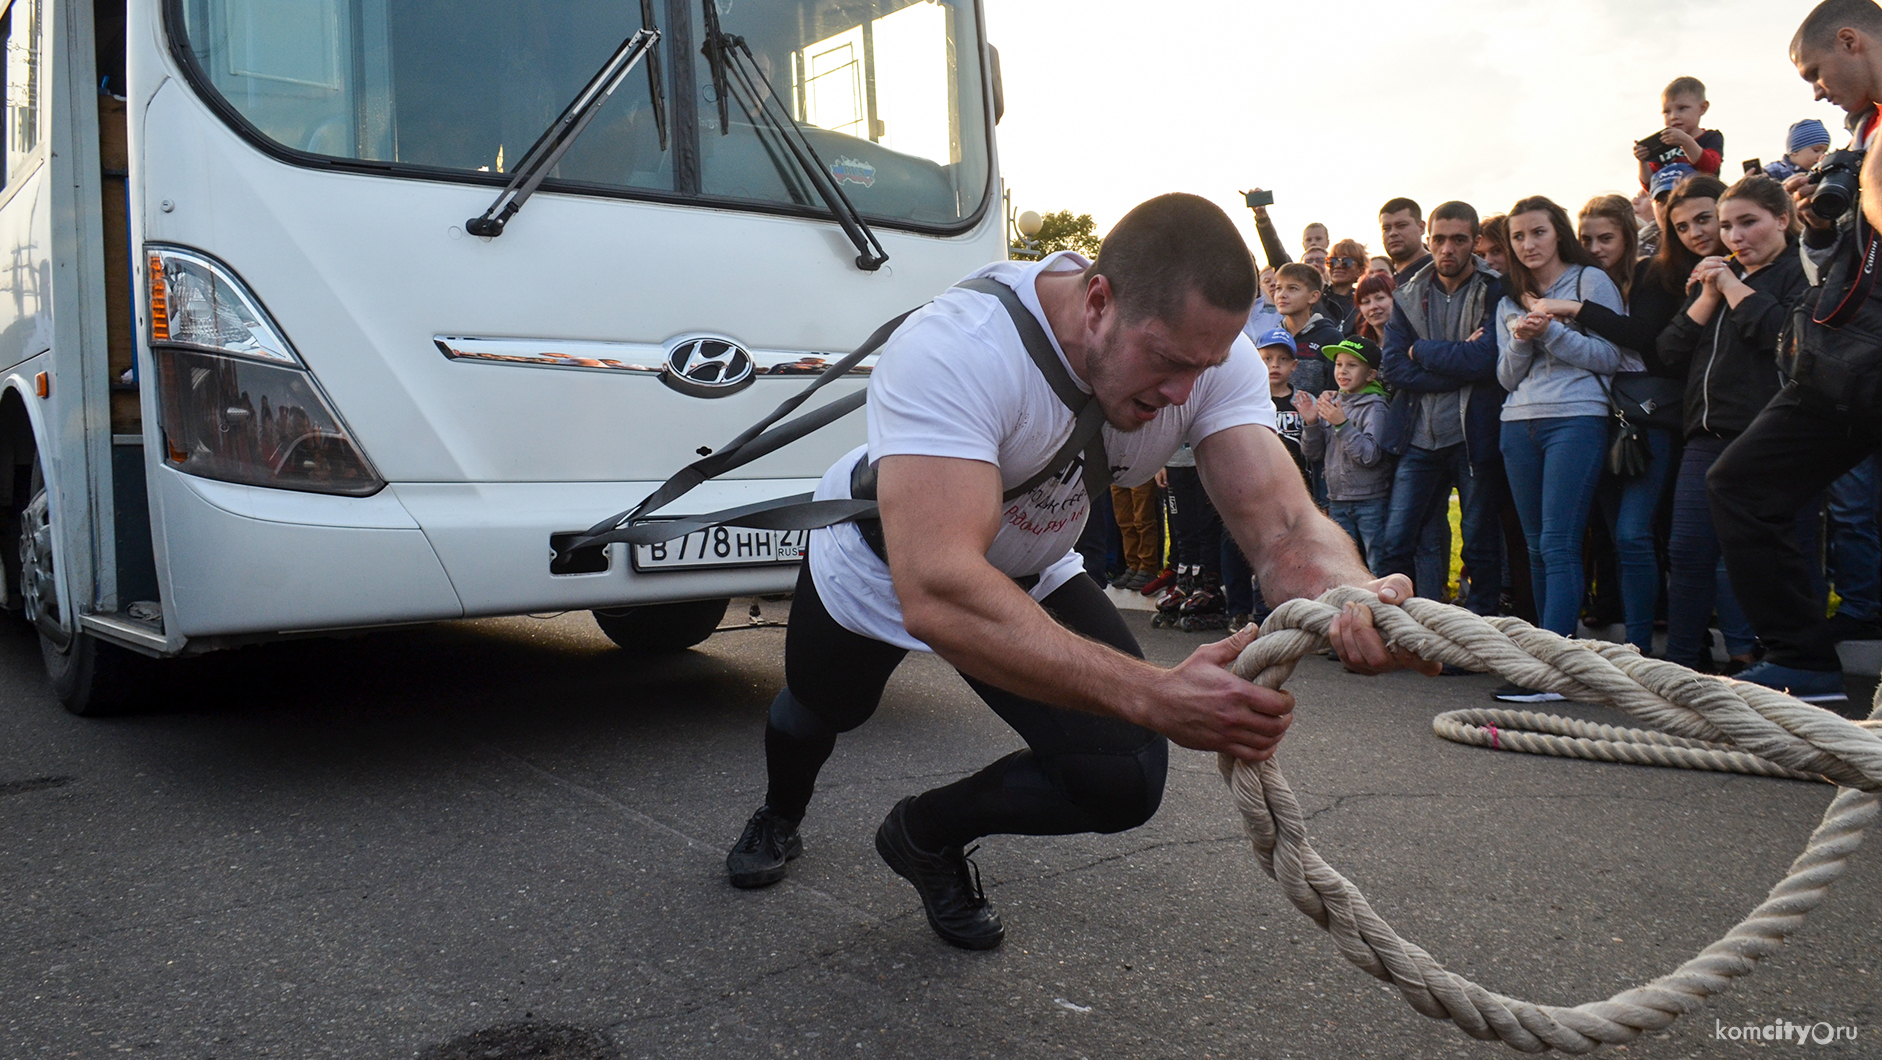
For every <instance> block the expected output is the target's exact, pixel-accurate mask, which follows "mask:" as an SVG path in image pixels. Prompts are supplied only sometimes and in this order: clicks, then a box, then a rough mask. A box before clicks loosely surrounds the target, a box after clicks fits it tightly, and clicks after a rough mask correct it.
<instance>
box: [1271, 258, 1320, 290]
mask: <svg viewBox="0 0 1882 1060" xmlns="http://www.w3.org/2000/svg"><path fill="white" fill-rule="evenodd" d="M1283 280H1299V281H1300V282H1301V283H1302V284H1303V285H1305V286H1306V288H1307V289H1308V290H1309V291H1314V292H1319V291H1323V290H1325V289H1326V285H1327V278H1326V277H1325V276H1322V275H1320V270H1319V269H1316V268H1314V267H1313V266H1312V265H1309V264H1307V263H1306V262H1302V261H1290V262H1288V263H1287V264H1285V265H1283V266H1281V271H1279V272H1277V273H1275V274H1274V282H1275V283H1280V282H1281V281H1283Z"/></svg>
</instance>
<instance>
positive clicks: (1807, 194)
mask: <svg viewBox="0 0 1882 1060" xmlns="http://www.w3.org/2000/svg"><path fill="white" fill-rule="evenodd" d="M1790 57H1791V61H1792V62H1793V63H1794V64H1796V67H1797V72H1798V73H1799V74H1800V75H1801V76H1802V77H1803V79H1804V80H1805V81H1808V82H1810V84H1811V86H1812V88H1813V89H1815V92H1816V98H1818V99H1826V100H1829V101H1830V102H1832V103H1834V104H1836V105H1837V106H1839V107H1842V108H1843V110H1844V111H1846V112H1848V114H1849V116H1850V121H1849V125H1850V130H1851V132H1852V133H1853V134H1854V140H1853V142H1852V143H1851V145H1850V147H1849V148H1848V149H1846V150H1843V151H1832V152H1830V153H1829V154H1828V155H1826V156H1825V157H1824V159H1823V160H1822V161H1821V162H1819V163H1818V164H1817V166H1816V168H1815V169H1813V170H1812V171H1811V172H1810V173H1808V174H1798V175H1796V176H1793V177H1791V178H1790V179H1789V180H1788V181H1786V182H1785V189H1786V190H1787V191H1789V192H1790V193H1791V195H1792V196H1793V197H1794V198H1795V200H1796V202H1797V207H1798V214H1799V216H1800V217H1801V218H1802V219H1803V221H1804V225H1805V228H1804V238H1803V250H1802V253H1803V256H1804V268H1805V273H1806V275H1807V276H1808V277H1809V279H1810V282H1811V285H1812V286H1811V289H1810V291H1809V292H1808V293H1807V294H1806V295H1805V296H1804V298H1803V299H1802V301H1801V302H1800V303H1799V304H1798V306H1797V307H1796V309H1795V310H1794V311H1793V312H1792V314H1791V320H1790V323H1789V325H1788V327H1787V328H1786V330H1785V333H1784V335H1783V336H1782V337H1781V339H1780V340H1779V350H1778V355H1779V362H1780V363H1787V364H1788V365H1789V369H1790V376H1791V378H1790V381H1789V382H1788V383H1786V384H1785V386H1784V388H1783V389H1782V390H1780V391H1779V392H1778V394H1777V396H1776V397H1774V398H1772V399H1771V402H1770V404H1768V405H1766V406H1765V408H1764V411H1762V412H1760V413H1759V414H1758V416H1757V418H1756V419H1755V420H1753V421H1752V423H1751V426H1750V427H1749V428H1747V429H1746V430H1745V432H1744V433H1743V434H1741V435H1740V436H1739V437H1738V438H1737V440H1735V441H1734V442H1733V443H1732V444H1731V445H1730V446H1729V447H1727V449H1726V450H1725V452H1724V454H1723V455H1721V456H1720V457H1719V461H1718V463H1716V464H1714V465H1713V467H1712V471H1711V473H1710V474H1709V475H1708V476H1707V478H1706V482H1707V486H1708V487H1709V493H1710V496H1711V501H1712V512H1713V520H1714V522H1715V523H1716V525H1717V528H1718V535H1719V543H1720V545H1721V547H1722V548H1723V550H1724V553H1725V564H1726V569H1727V571H1728V572H1729V573H1730V575H1731V578H1732V588H1733V590H1734V591H1735V592H1736V593H1737V595H1738V600H1739V603H1740V605H1741V606H1743V607H1744V609H1745V614H1746V615H1747V616H1748V617H1749V618H1750V619H1751V622H1752V625H1753V626H1754V627H1755V628H1756V629H1757V631H1758V635H1759V637H1760V638H1762V639H1763V640H1764V642H1765V646H1766V647H1767V648H1768V649H1769V654H1768V655H1767V656H1766V658H1765V660H1764V662H1762V663H1760V664H1758V665H1757V666H1754V667H1752V668H1751V669H1749V670H1746V671H1745V672H1744V673H1742V674H1740V675H1739V679H1740V680H1744V681H1751V682H1754V683H1757V684H1762V685H1766V686H1769V687H1772V688H1781V689H1788V690H1789V691H1790V692H1791V693H1792V694H1793V695H1798V696H1800V697H1803V698H1808V699H1810V700H1813V701H1815V702H1835V701H1838V700H1841V699H1845V698H1846V696H1845V694H1844V689H1843V677H1842V665H1841V661H1840V660H1839V659H1838V657H1837V654H1836V645H1835V637H1834V633H1833V631H1832V628H1831V626H1830V625H1829V623H1828V622H1827V621H1826V620H1825V618H1824V615H1823V608H1822V606H1821V605H1820V604H1819V603H1818V602H1817V599H1816V596H1815V593H1814V592H1813V589H1812V584H1811V578H1810V576H1809V571H1808V569H1807V568H1806V566H1805V557H1804V555H1803V551H1802V549H1801V548H1799V545H1798V541H1797V538H1796V534H1795V530H1794V526H1795V520H1796V517H1797V513H1798V511H1799V510H1801V509H1802V508H1803V506H1804V505H1805V504H1807V503H1810V502H1811V501H1812V500H1813V499H1814V498H1815V497H1816V496H1817V495H1818V494H1819V493H1821V492H1822V491H1823V490H1824V488H1825V487H1827V486H1829V485H1830V484H1831V483H1832V482H1834V481H1836V480H1837V479H1839V478H1841V477H1843V475H1845V474H1847V473H1848V472H1849V470H1850V469H1851V468H1853V467H1855V466H1856V465H1857V464H1860V463H1861V462H1862V461H1863V460H1864V459H1865V458H1867V457H1868V456H1869V455H1870V454H1871V453H1874V452H1877V451H1878V450H1882V299H1877V298H1874V297H1872V295H1873V293H1874V292H1873V287H1874V284H1875V279H1876V266H1877V265H1878V263H1882V240H1878V238H1877V235H1876V232H1877V228H1878V221H1882V153H1879V152H1871V151H1869V147H1870V145H1871V143H1872V142H1873V140H1874V138H1875V134H1876V129H1877V126H1878V124H1879V123H1882V109H1878V104H1882V7H1877V5H1876V4H1875V3H1874V2H1873V0H1825V2H1824V3H1822V4H1819V5H1818V6H1817V7H1816V9H1815V10H1813V11H1811V13H1810V14H1809V16H1808V17H1806V18H1805V19H1804V22H1803V25H1802V26H1800V27H1799V28H1798V30H1797V35H1796V37H1794V38H1793V39H1792V41H1791V49H1790ZM1865 186H1866V187H1867V188H1868V189H1869V193H1868V194H1867V195H1863V194H1862V188H1863V187H1865Z"/></svg>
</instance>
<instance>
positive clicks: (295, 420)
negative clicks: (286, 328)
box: [145, 246, 385, 496]
mask: <svg viewBox="0 0 1882 1060" xmlns="http://www.w3.org/2000/svg"><path fill="white" fill-rule="evenodd" d="M145 261H146V263H147V266H148V269H149V277H148V279H149V283H150V336H149V337H150V348H151V355H152V357H153V358H154V359H155V361H156V366H157V387H158V401H159V406H160V409H161V413H162V416H161V419H162V428H163V457H164V461H165V462H166V463H168V464H169V465H170V466H171V467H174V468H176V469H177V470H179V471H183V472H187V473H189V474H192V475H201V476H203V477H204V478H213V479H221V480H223V481H225V482H240V483H243V484H245V485H250V486H271V487H275V488H277V489H292V490H306V491H309V492H314V493H339V494H346V495H349V496H366V495H368V494H372V493H377V492H378V491H379V490H380V489H381V488H382V487H384V486H385V480H384V479H381V478H380V477H379V475H378V473H377V472H375V471H374V470H373V468H372V464H371V463H370V462H369V461H368V460H367V459H366V455H365V454H364V453H362V452H361V451H360V450H359V447H358V446H357V445H356V444H355V443H354V442H353V439H352V436H351V433H350V432H349V431H348V430H347V429H346V425H345V424H344V423H343V422H342V421H341V420H340V417H339V414H338V413H337V412H335V411H334V409H333V406H332V405H331V404H330V403H329V402H328V401H327V399H326V396H325V395H324V394H322V393H321V392H320V387H319V385H318V384H317V383H316V382H315V381H314V377H313V376H312V375H311V374H310V373H309V372H308V371H307V369H306V366H305V365H304V364H302V362H301V359H300V357H299V356H297V355H296V354H295V352H294V348H293V347H292V346H291V345H289V344H288V341H287V339H286V338H285V337H284V336H283V335H282V334H281V331H280V329H279V328H277V327H275V325H274V322H273V321H272V320H270V319H269V317H268V314H267V311H266V310H264V309H263V308H262V307H261V303H260V302H259V301H258V300H256V299H255V297H254V296H253V295H252V294H251V293H249V291H248V290H247V289H246V288H245V287H243V286H242V284H241V282H240V281H239V280H237V279H236V278H235V276H234V274H233V273H231V272H230V271H229V270H228V269H227V268H226V267H225V266H223V265H221V264H220V263H218V262H215V261H213V260H212V259H210V258H208V257H205V256H203V255H201V254H196V253H193V252H191V251H186V250H181V249H179V248H176V247H160V246H152V247H149V248H148V249H147V254H146V258H145Z"/></svg>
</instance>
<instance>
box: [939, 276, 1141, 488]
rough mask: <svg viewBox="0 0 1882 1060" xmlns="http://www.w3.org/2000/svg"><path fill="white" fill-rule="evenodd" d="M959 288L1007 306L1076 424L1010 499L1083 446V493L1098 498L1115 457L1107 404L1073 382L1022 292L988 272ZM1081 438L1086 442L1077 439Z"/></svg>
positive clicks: (1029, 352)
mask: <svg viewBox="0 0 1882 1060" xmlns="http://www.w3.org/2000/svg"><path fill="white" fill-rule="evenodd" d="M954 286H956V287H965V288H967V289H968V290H970V291H978V292H980V293H981V294H990V295H992V296H993V297H995V298H997V299H999V300H1000V304H1001V305H1002V306H1004V307H1006V315H1007V316H1009V317H1011V318H1012V320H1013V328H1014V330H1015V331H1018V332H1019V341H1020V344H1021V345H1022V346H1025V347H1026V353H1027V355H1028V356H1030V357H1031V358H1032V362H1033V364H1034V365H1036V366H1038V368H1039V374H1040V375H1043V376H1045V377H1046V383H1047V384H1049V385H1050V386H1051V387H1052V392H1053V393H1054V394H1057V395H1058V396H1059V400H1060V401H1062V402H1064V403H1065V407H1066V408H1068V409H1071V410H1072V416H1073V417H1074V419H1075V421H1076V422H1075V423H1074V425H1073V427H1072V435H1071V437H1070V438H1068V439H1066V443H1065V445H1064V446H1063V447H1061V448H1060V449H1059V451H1058V453H1057V454H1055V455H1054V456H1053V457H1052V462H1051V463H1049V464H1047V465H1046V466H1045V467H1044V468H1043V469H1041V470H1040V472H1039V473H1038V474H1037V475H1034V476H1033V477H1032V478H1030V479H1028V480H1027V481H1025V482H1023V483H1021V484H1020V485H1019V486H1016V487H1014V488H1013V489H1012V490H1009V491H1007V494H1006V499H1007V500H1012V499H1013V498H1014V497H1016V496H1019V495H1020V494H1022V493H1030V492H1032V489H1033V487H1035V486H1037V485H1039V484H1040V483H1041V482H1044V481H1045V480H1046V479H1048V478H1051V477H1052V476H1053V475H1056V474H1059V473H1060V472H1061V471H1063V470H1065V468H1066V467H1067V466H1068V465H1070V464H1071V462H1072V459H1073V454H1075V453H1077V452H1078V451H1079V449H1083V450H1084V453H1085V466H1084V469H1083V471H1082V472H1081V474H1082V476H1083V478H1084V480H1085V493H1086V494H1087V495H1089V496H1090V497H1091V498H1092V500H1093V502H1094V503H1095V502H1096V500H1097V497H1098V493H1099V491H1101V490H1106V489H1109V488H1110V487H1111V458H1110V457H1109V456H1107V455H1106V454H1105V451H1104V438H1103V433H1104V409H1103V408H1102V407H1100V406H1099V404H1098V399H1097V397H1096V396H1095V395H1092V394H1087V393H1085V392H1084V391H1083V390H1080V389H1079V388H1078V384H1077V383H1075V382H1073V381H1072V373H1070V372H1068V371H1066V370H1065V363H1064V362H1063V361H1060V360H1059V355H1058V351H1057V350H1056V349H1055V348H1054V347H1053V344H1052V340H1051V338H1049V337H1048V336H1047V335H1046V329H1045V328H1043V327H1041V326H1040V325H1039V318H1038V317H1035V316H1033V315H1032V310H1030V309H1027V308H1026V303H1024V302H1022V301H1020V300H1019V295H1018V294H1017V293H1015V292H1014V290H1013V289H1012V288H1011V287H1008V286H1007V285H1006V284H1003V283H1001V282H1000V281H998V280H995V279H991V278H989V277H986V276H977V277H974V278H973V279H970V280H962V281H961V282H960V283H957V284H955V285H954ZM1080 439H1082V440H1083V444H1082V445H1078V446H1076V447H1075V446H1074V445H1073V443H1074V442H1078V441H1080Z"/></svg>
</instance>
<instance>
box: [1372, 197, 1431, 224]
mask: <svg viewBox="0 0 1882 1060" xmlns="http://www.w3.org/2000/svg"><path fill="white" fill-rule="evenodd" d="M1406 210H1410V211H1411V215H1412V220H1414V221H1417V222H1418V223H1420V224H1423V223H1424V220H1425V212H1424V210H1423V209H1421V208H1420V207H1419V205H1418V204H1417V203H1416V202H1413V201H1412V200H1410V199H1407V198H1404V197H1402V196H1401V197H1399V198H1396V199H1387V200H1386V203H1385V205H1384V206H1381V207H1379V216H1380V217H1384V216H1385V215H1386V214H1389V213H1404V212H1405V211H1406Z"/></svg>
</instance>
